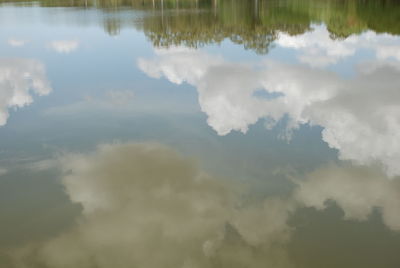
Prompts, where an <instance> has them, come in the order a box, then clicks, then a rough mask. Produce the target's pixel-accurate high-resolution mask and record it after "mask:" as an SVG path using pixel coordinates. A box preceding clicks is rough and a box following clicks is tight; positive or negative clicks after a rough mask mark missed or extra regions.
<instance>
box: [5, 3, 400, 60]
mask: <svg viewBox="0 0 400 268" xmlns="http://www.w3.org/2000/svg"><path fill="white" fill-rule="evenodd" d="M5 1H7V0H0V2H5ZM19 1H20V0H17V2H19ZM12 2H16V1H15V0H14V1H12ZM20 2H24V3H25V4H26V0H21V1H20ZM39 4H40V5H41V6H46V7H53V6H57V7H59V6H62V7H77V8H101V9H104V10H105V12H117V11H118V10H119V9H121V8H124V9H125V8H131V9H134V10H144V11H152V13H150V14H149V15H147V16H145V17H144V18H143V19H142V20H141V21H140V23H137V22H135V25H136V27H137V28H140V29H141V30H143V31H144V33H145V34H146V36H147V37H148V38H149V39H150V40H151V41H152V42H153V43H154V45H156V46H171V45H186V46H190V47H198V46H202V45H204V44H209V43H220V42H221V41H222V40H224V39H227V38H228V39H230V40H232V41H233V42H234V43H237V44H241V45H243V46H244V47H245V48H249V49H252V50H255V51H256V52H258V53H266V52H267V51H268V48H269V46H270V44H271V43H272V41H273V40H275V38H276V36H277V33H278V32H279V31H284V32H287V33H289V34H293V35H295V34H301V33H304V32H306V31H308V30H309V29H310V24H311V23H325V24H326V25H327V28H328V30H329V31H330V33H331V37H332V38H346V37H347V36H349V35H351V34H357V33H360V32H362V31H364V30H367V29H371V30H374V31H376V32H387V33H391V34H400V3H399V2H398V1H397V0H68V1H65V0H39ZM124 23H125V22H124V21H120V20H119V18H118V16H113V17H111V18H110V17H109V18H107V19H106V20H105V21H104V25H105V29H106V31H107V32H109V33H110V34H117V33H118V32H119V28H120V27H121V26H124Z"/></svg>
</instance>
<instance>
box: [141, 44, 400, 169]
mask: <svg viewBox="0 0 400 268" xmlns="http://www.w3.org/2000/svg"><path fill="white" fill-rule="evenodd" d="M155 53H156V58H155V59H151V60H149V59H140V60H139V61H138V65H139V68H141V69H142V70H143V71H144V72H145V73H147V74H148V75H149V76H151V77H156V78H158V77H161V76H165V77H166V78H167V79H168V80H170V81H171V82H174V83H177V84H179V83H182V82H183V81H185V82H188V83H189V84H191V85H193V86H195V87H196V88H197V91H198V94H199V103H200V106H201V109H202V111H203V112H205V113H206V114H207V115H208V124H209V125H210V126H211V127H212V128H213V129H214V130H215V131H216V132H217V133H218V134H219V135H226V134H228V133H229V132H231V131H233V130H238V131H241V132H243V133H245V132H246V131H247V130H248V127H249V125H251V124H254V123H255V122H257V121H258V120H259V119H260V118H267V119H268V120H269V121H268V126H269V127H272V126H273V125H274V124H275V123H276V122H278V121H279V120H280V119H282V118H283V117H284V116H286V115H288V116H289V118H290V120H289V123H288V125H287V132H288V133H290V132H291V131H293V130H294V129H296V128H297V127H298V126H299V125H301V124H311V125H319V126H322V127H323V128H324V130H323V131H322V138H323V140H324V141H325V142H327V143H328V145H329V146H330V147H331V148H335V149H337V150H338V151H339V157H340V158H341V159H346V160H353V161H355V162H357V163H359V164H363V165H369V164H372V163H375V162H380V163H381V164H383V166H384V168H385V169H386V171H387V172H388V174H389V175H391V176H396V175H400V166H399V165H398V164H397V163H398V162H399V161H400V142H399V141H400V119H399V118H400V106H399V105H398V100H399V99H400V91H399V90H398V85H399V84H400V65H399V64H398V63H394V62H386V63H384V62H373V63H369V64H365V65H364V67H362V68H361V67H358V68H357V70H356V71H357V73H356V74H355V75H354V77H352V78H351V79H344V78H342V77H340V76H339V75H337V74H335V73H333V72H330V71H325V70H319V69H314V68H309V67H307V66H301V65H292V64H283V63H279V62H275V61H270V60H267V61H265V62H263V63H262V64H261V66H260V64H258V65H250V64H247V65H245V64H242V63H235V62H227V61H226V60H224V59H222V58H220V57H215V56H213V55H209V54H207V53H205V52H202V51H195V50H190V49H182V48H172V49H169V50H166V49H163V50H156V51H155ZM262 91H264V92H265V93H266V95H267V96H270V97H263V98H261V97H259V96H257V94H256V93H259V92H262ZM271 96H272V97H271Z"/></svg>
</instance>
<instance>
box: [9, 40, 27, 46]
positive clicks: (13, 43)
mask: <svg viewBox="0 0 400 268" xmlns="http://www.w3.org/2000/svg"><path fill="white" fill-rule="evenodd" d="M27 42H28V41H27V40H23V39H15V38H10V39H8V40H7V43H8V44H9V45H10V46H12V47H23V46H24V45H25V44H26V43H27Z"/></svg>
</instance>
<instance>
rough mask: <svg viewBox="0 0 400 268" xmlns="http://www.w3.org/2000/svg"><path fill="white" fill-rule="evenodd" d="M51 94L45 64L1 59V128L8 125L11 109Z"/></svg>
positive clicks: (30, 60)
mask: <svg viewBox="0 0 400 268" xmlns="http://www.w3.org/2000/svg"><path fill="white" fill-rule="evenodd" d="M50 92H51V87H50V84H49V82H48V80H47V78H46V74H45V68H44V66H43V64H42V63H41V62H39V61H37V60H33V59H0V126H3V125H5V124H6V122H7V119H8V117H9V109H11V108H20V107H23V106H26V105H29V104H31V103H32V102H33V97H32V93H34V94H37V95H39V96H43V95H47V94H49V93H50Z"/></svg>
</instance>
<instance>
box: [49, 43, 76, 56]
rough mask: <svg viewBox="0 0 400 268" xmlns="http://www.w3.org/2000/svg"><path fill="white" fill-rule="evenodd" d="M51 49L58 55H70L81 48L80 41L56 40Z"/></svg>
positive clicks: (50, 44) (50, 45)
mask: <svg viewBox="0 0 400 268" xmlns="http://www.w3.org/2000/svg"><path fill="white" fill-rule="evenodd" d="M49 47H50V48H51V49H53V50H54V51H56V52H58V53H63V54H68V53H71V52H73V51H75V50H76V49H78V47H79V41H78V40H55V41H52V42H50V43H49Z"/></svg>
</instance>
